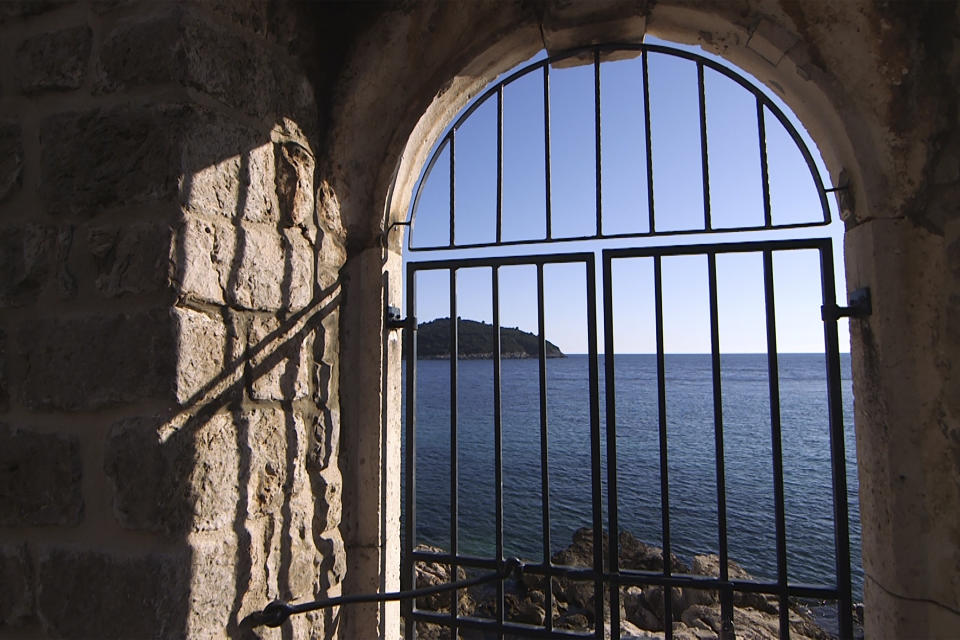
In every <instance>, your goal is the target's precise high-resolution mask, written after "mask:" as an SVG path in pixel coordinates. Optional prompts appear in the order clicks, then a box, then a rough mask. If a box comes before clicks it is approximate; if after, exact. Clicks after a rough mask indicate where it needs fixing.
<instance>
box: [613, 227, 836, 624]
mask: <svg viewBox="0 0 960 640" xmlns="http://www.w3.org/2000/svg"><path fill="white" fill-rule="evenodd" d="M804 249H807V250H816V251H818V255H819V256H820V263H821V283H820V284H821V291H822V294H821V295H822V302H823V306H824V308H826V309H832V308H834V307H835V306H836V294H835V291H834V288H833V277H834V274H833V249H832V244H831V241H830V239H828V238H817V239H809V240H807V239H800V240H773V241H766V242H762V241H761V242H741V243H729V244H722V245H717V244H708V245H686V246H668V247H650V248H635V249H608V250H605V251H604V252H603V274H604V279H603V288H604V290H603V300H604V327H605V345H606V348H605V372H606V393H607V398H606V407H607V413H606V428H607V435H606V441H607V456H608V466H609V468H608V486H609V487H610V488H611V493H610V495H608V504H609V506H608V527H609V530H610V532H611V540H612V539H613V538H614V536H618V534H619V528H618V527H619V522H618V514H617V496H616V492H615V488H616V465H617V459H616V399H615V389H616V383H615V380H614V371H615V367H614V359H615V354H614V346H613V335H612V334H613V322H614V319H613V306H612V300H613V294H612V262H613V260H616V259H624V258H652V260H653V272H654V307H655V308H654V313H655V322H656V334H657V335H656V342H657V395H658V418H659V439H660V471H661V476H660V482H661V510H662V511H661V515H662V533H663V570H662V572H660V573H656V572H639V571H629V570H621V569H620V568H619V564H618V562H619V558H617V557H615V556H614V553H613V550H612V548H611V554H610V558H609V566H610V569H609V571H610V575H609V576H605V578H606V579H607V581H608V582H609V584H610V590H611V611H610V617H611V635H612V636H613V637H616V636H615V632H619V628H620V623H619V608H618V607H617V608H615V607H613V606H612V605H613V603H614V602H615V601H618V600H619V598H618V597H617V596H615V595H614V594H615V592H616V591H618V590H619V587H620V586H622V585H639V586H649V585H656V586H662V587H663V588H664V589H665V592H664V595H665V597H664V620H671V619H672V607H671V603H670V597H669V596H668V595H667V594H668V593H669V592H668V591H667V588H668V587H670V586H678V587H683V588H694V589H711V590H718V591H719V592H720V597H721V619H722V621H723V625H724V635H726V634H732V633H733V631H734V630H733V604H732V595H733V592H734V591H748V592H754V593H769V594H771V595H777V596H778V597H779V602H780V606H779V614H780V637H781V638H789V637H790V626H789V604H790V603H789V598H790V597H808V598H809V597H815V598H821V599H827V600H835V601H837V606H838V622H839V633H840V637H841V638H844V639H846V638H852V637H853V618H852V596H851V574H850V551H849V525H848V522H847V486H846V466H845V463H846V462H845V461H846V457H845V454H844V449H845V447H844V441H843V417H842V406H841V404H840V403H841V397H840V359H839V355H838V336H837V323H836V317H834V316H830V315H829V314H825V316H824V338H825V343H824V346H825V351H826V369H827V370H826V376H827V390H828V403H829V426H830V455H831V471H832V485H833V510H834V521H835V525H834V543H835V559H836V577H837V583H836V585H835V586H833V587H829V586H813V585H802V584H796V583H794V584H791V583H790V582H789V579H788V574H787V555H786V526H785V513H784V511H785V510H784V487H783V451H782V443H781V423H780V390H779V367H778V362H777V344H776V317H775V315H776V314H775V302H774V301H775V298H774V285H773V257H772V256H773V253H774V252H775V251H792V250H804ZM724 253H757V254H760V255H762V257H763V272H764V308H765V315H766V327H767V363H768V380H769V395H770V425H771V438H772V455H773V469H774V478H773V480H774V494H775V495H774V500H775V506H776V534H775V535H776V548H777V582H776V583H757V582H743V581H737V580H730V579H729V574H728V564H729V558H728V550H727V540H726V515H725V488H724V485H725V479H724V467H723V457H724V456H723V423H722V406H723V405H722V394H721V386H720V352H719V331H718V307H717V277H716V256H717V254H724ZM684 255H704V256H706V258H707V269H708V286H709V295H710V327H711V361H712V362H711V365H712V367H711V368H712V376H713V403H714V429H715V456H716V472H717V520H718V525H717V528H718V543H719V555H720V576H719V577H718V578H717V579H703V578H691V577H686V576H672V575H671V573H670V521H669V520H670V519H669V480H668V477H667V473H668V465H667V445H666V441H667V433H666V426H667V425H666V389H665V376H664V359H665V353H664V344H663V295H662V263H661V262H662V258H663V257H667V256H684ZM611 547H613V545H612V544H611ZM617 595H618V594H617ZM664 631H665V636H666V637H667V638H670V637H672V630H671V629H670V628H669V627H665V629H664Z"/></svg>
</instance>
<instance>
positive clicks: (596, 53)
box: [593, 47, 603, 237]
mask: <svg viewBox="0 0 960 640" xmlns="http://www.w3.org/2000/svg"><path fill="white" fill-rule="evenodd" d="M593 105H594V109H593V112H594V118H593V120H594V122H593V128H594V132H595V134H596V153H597V167H596V174H597V175H596V180H597V184H596V189H597V212H596V213H597V232H596V235H597V237H602V236H603V180H602V173H601V171H600V165H601V163H602V159H601V153H600V142H601V141H600V48H599V47H597V48H595V49H594V50H593Z"/></svg>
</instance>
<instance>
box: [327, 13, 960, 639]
mask: <svg viewBox="0 0 960 640" xmlns="http://www.w3.org/2000/svg"><path fill="white" fill-rule="evenodd" d="M468 7H469V8H465V7H464V6H461V5H451V4H450V3H443V2H424V3H419V4H415V5H410V6H404V7H403V8H398V9H395V10H389V11H386V12H384V13H383V14H381V15H380V16H379V17H378V18H377V19H376V20H375V21H373V22H372V24H370V25H369V26H368V27H367V28H366V29H365V30H364V31H363V32H362V35H361V36H360V38H359V40H358V43H357V45H356V47H355V49H354V51H353V54H352V56H351V57H350V59H349V61H348V65H347V69H346V72H345V75H344V80H343V82H342V84H341V91H340V93H339V97H338V100H337V102H336V104H335V106H334V110H333V114H334V123H333V129H332V131H331V135H330V145H329V147H328V154H327V162H328V166H326V167H325V171H322V172H321V173H325V175H326V179H327V181H328V186H329V195H330V200H329V204H330V206H335V207H336V208H337V209H338V211H339V213H340V214H341V215H342V219H343V222H344V225H345V226H346V228H347V237H348V260H347V264H346V266H345V270H344V282H345V289H346V291H347V292H348V295H347V299H346V301H345V306H344V315H343V324H342V327H343V332H342V333H343V352H342V353H343V361H344V362H350V363H351V364H352V368H350V369H347V368H343V369H342V373H341V375H342V386H343V388H347V389H367V390H372V389H379V390H381V393H380V395H379V396H378V398H377V400H378V401H377V402H373V401H371V396H370V395H368V394H364V393H355V394H344V395H343V431H344V436H343V443H342V446H343V450H344V452H345V453H344V503H345V506H346V509H345V513H344V524H343V527H344V538H345V544H346V551H347V557H348V574H347V575H348V577H347V583H346V585H345V588H346V589H348V590H350V589H352V590H358V591H368V590H371V589H377V588H381V589H382V588H390V589H392V588H395V587H396V585H397V574H396V573H394V572H395V568H396V567H397V563H398V560H399V549H398V545H397V535H398V534H397V531H398V529H397V526H398V522H397V519H398V516H399V500H398V491H399V481H398V475H399V371H400V367H399V358H400V354H399V342H398V341H397V339H396V336H393V335H391V334H390V333H389V332H388V331H386V329H385V327H384V325H383V318H384V305H385V304H386V303H392V304H396V303H397V301H398V300H399V289H400V287H399V274H400V269H399V266H400V253H399V247H398V244H397V239H396V238H391V237H389V236H384V229H385V228H386V227H387V226H388V224H389V222H392V221H395V220H398V219H402V217H403V215H404V213H405V208H406V203H407V202H409V196H410V193H411V190H412V188H413V184H414V182H415V180H416V178H417V175H418V173H419V170H420V167H421V166H422V164H423V162H424V160H425V158H426V155H427V153H428V150H429V148H430V146H431V145H432V143H433V142H434V140H435V139H436V138H437V136H438V135H439V133H440V131H441V130H442V129H443V128H444V127H445V126H446V124H447V123H448V122H449V121H450V120H451V119H452V117H453V115H454V114H455V113H456V112H457V111H458V110H459V109H460V108H461V107H462V106H463V105H464V104H465V103H466V102H467V101H468V100H469V98H470V97H472V95H474V94H475V93H476V92H478V91H479V90H480V89H481V88H482V87H483V86H484V85H485V84H486V83H487V82H488V81H489V80H491V79H492V78H493V77H495V75H496V74H497V73H499V72H501V71H503V70H506V69H508V68H510V67H511V66H513V65H514V64H516V63H517V62H519V61H520V60H523V59H525V58H527V57H529V56H530V55H532V54H533V53H535V52H536V51H538V50H540V49H541V48H547V49H548V51H553V50H558V49H563V48H566V47H568V46H572V45H575V44H588V43H594V42H601V41H607V42H612V41H628V42H630V41H632V42H635V41H638V40H639V39H641V38H642V36H643V34H644V33H647V32H649V33H651V34H654V35H657V36H660V37H663V38H666V39H670V40H673V41H678V42H683V43H698V44H701V45H702V46H704V47H705V48H706V49H708V50H710V51H712V52H714V53H718V54H720V55H722V56H724V57H725V58H727V59H728V60H729V61H731V62H732V63H733V64H735V65H737V66H739V67H741V68H743V69H745V70H746V71H748V72H750V73H752V74H753V75H754V76H755V77H757V78H758V79H760V80H761V81H762V82H764V83H766V84H767V85H768V86H770V87H771V88H772V89H773V90H774V91H776V92H777V93H778V94H780V95H781V96H782V97H783V98H784V99H785V100H786V102H787V103H788V104H790V106H791V107H792V108H793V110H794V112H795V113H796V114H797V115H798V117H799V118H800V119H801V121H803V122H804V124H805V125H806V126H807V128H808V130H809V132H810V134H811V136H812V137H813V138H814V139H815V140H816V141H817V142H818V144H819V145H820V151H821V153H822V155H823V157H824V160H825V161H826V163H827V166H828V168H829V171H830V173H831V176H832V178H833V181H834V183H835V184H845V185H849V187H850V189H849V191H848V192H847V194H846V195H845V196H844V197H843V198H842V199H841V208H842V210H843V215H844V219H845V221H846V223H847V227H848V235H847V241H846V246H847V259H846V265H847V282H848V286H849V287H851V288H856V287H860V286H869V287H871V289H872V291H873V298H874V314H873V316H872V317H871V318H870V319H868V320H866V321H856V322H853V323H852V331H851V333H852V348H853V358H854V363H855V379H854V385H855V387H854V388H855V395H856V397H857V401H856V417H857V433H858V457H859V460H860V479H861V485H860V486H861V502H862V509H863V525H864V540H863V554H864V567H865V570H866V573H867V584H866V587H865V588H866V600H867V603H866V604H867V606H866V611H867V633H868V634H870V636H871V637H874V636H878V637H884V636H887V637H899V636H902V635H905V634H916V633H920V634H921V635H927V636H932V635H937V634H943V633H947V632H948V630H949V629H952V628H954V625H955V624H956V618H957V615H958V614H957V611H958V610H960V588H958V584H957V581H956V578H955V575H956V573H957V571H956V569H957V567H958V566H960V565H958V562H960V536H958V533H957V532H958V529H960V527H958V526H957V522H956V516H952V517H951V516H949V515H947V514H950V513H956V512H957V510H958V509H957V507H958V505H960V487H958V486H957V483H956V482H955V481H951V479H955V478H956V476H957V471H958V462H957V460H958V458H960V456H958V454H957V451H958V444H957V438H958V436H957V435H956V434H957V433H958V425H957V419H958V417H957V407H956V406H954V405H955V400H951V398H952V397H953V396H955V395H957V394H955V393H953V394H951V393H950V389H951V388H955V382H954V383H953V386H952V387H951V380H952V378H951V373H950V364H951V362H952V361H953V360H956V359H957V358H958V357H960V352H958V339H957V337H956V336H955V335H953V334H951V332H950V331H949V330H948V329H947V327H948V325H947V324H946V323H947V318H948V317H951V314H953V315H952V317H956V315H955V314H956V313H957V311H958V306H960V305H958V303H957V302H956V301H954V302H952V303H951V302H948V301H946V300H945V299H944V295H943V294H944V293H945V292H947V291H951V290H953V291H955V290H956V288H957V285H956V283H955V281H956V280H957V279H958V277H957V276H956V275H953V276H948V275H946V274H947V272H948V265H949V264H950V263H949V261H950V259H951V258H950V257H949V255H948V254H947V247H948V246H956V237H957V224H956V221H955V220H953V218H955V217H956V214H955V213H944V203H945V201H944V200H943V198H944V197H946V196H944V195H942V193H941V194H940V195H939V198H940V199H939V200H938V199H937V196H938V190H937V189H936V188H935V186H934V185H935V182H936V180H935V178H934V174H935V172H936V166H937V158H936V153H937V149H939V148H940V147H941V146H942V143H941V142H940V141H941V140H942V139H943V136H944V135H945V131H946V130H947V128H948V127H949V122H950V121H951V120H950V118H952V117H955V113H956V105H955V102H956V100H955V97H954V96H951V95H949V92H944V91H943V90H942V87H940V86H939V85H940V83H943V82H948V83H949V82H950V80H949V77H948V76H947V75H946V74H947V73H950V71H949V70H948V67H943V69H942V71H937V70H934V69H931V68H929V66H928V65H929V59H930V57H931V56H934V55H943V56H945V57H948V56H952V58H949V59H952V60H956V59H957V52H956V48H957V47H956V46H955V45H953V44H951V43H949V42H945V41H944V40H943V38H940V37H935V36H937V34H938V33H939V30H940V29H941V28H942V27H940V26H938V24H940V23H942V24H947V23H949V22H950V21H951V20H952V21H954V23H955V21H956V19H957V16H956V14H955V13H952V12H951V10H950V8H949V7H948V8H947V10H946V11H944V9H943V8H942V7H940V8H938V7H935V6H932V5H931V6H925V7H922V8H920V9H918V10H916V11H915V12H910V13H909V14H908V13H907V11H906V10H898V11H899V14H898V15H891V14H890V13H887V12H885V11H884V10H883V9H882V8H880V7H878V6H875V5H874V4H873V3H869V2H858V3H844V4H841V5H839V6H834V5H827V4H826V3H824V4H821V3H810V4H802V5H801V4H795V3H792V2H779V1H776V0H770V1H768V2H762V3H756V4H755V5H752V6H750V7H748V8H743V9H742V10H739V9H736V8H733V7H731V6H730V5H729V4H728V3H723V2H711V3H700V5H698V7H697V8H696V9H693V8H690V7H688V6H686V5H685V4H683V3H680V2H658V3H646V2H641V3H637V2H626V1H616V0H613V1H610V2H605V3H602V4H600V5H599V6H598V5H596V4H587V3H582V4H581V3H569V4H568V3H527V2H519V1H518V2H511V3H472V4H470V5H468ZM941 14H942V15H941ZM924 39H926V41H927V42H929V44H926V45H920V44H918V43H920V42H924V41H925V40H924ZM953 68H955V66H954V67H953ZM939 73H942V74H944V75H938V74H939ZM952 73H954V75H956V71H953V72H952ZM892 87H901V88H902V90H898V91H894V90H892ZM946 146H947V147H949V148H953V149H955V148H956V142H955V141H954V142H952V143H949V144H947V145H946ZM948 165H949V161H948ZM941 166H942V165H941ZM947 172H948V173H950V171H949V170H947ZM954 173H955V172H954ZM956 180H957V178H956V176H953V175H952V173H950V176H948V177H947V178H946V181H947V182H948V183H950V182H951V181H952V183H956ZM939 191H940V192H943V191H944V190H943V189H940V190H939ZM334 194H335V197H336V204H334V199H333V198H334ZM384 237H385V240H384ZM951 242H952V244H950V243H951ZM952 260H953V262H956V258H955V257H954V258H952ZM953 268H954V269H956V266H954V267H953ZM376 336H379V339H377V338H376ZM377 346H379V347H380V348H375V347H377ZM373 478H377V479H378V480H377V481H376V482H372V480H373ZM937 514H941V515H940V516H939V517H938V516H937ZM368 614H369V615H368ZM346 615H347V616H349V617H348V618H347V620H348V624H347V626H346V630H345V632H346V633H347V634H348V635H351V634H352V636H355V637H368V636H370V635H372V634H373V633H376V634H380V635H385V636H387V637H390V635H391V634H392V633H394V631H393V630H394V629H396V628H397V627H398V625H397V624H396V622H395V620H396V615H397V610H396V608H390V607H385V608H382V609H380V610H379V611H378V610H375V609H370V610H368V611H366V612H363V613H361V610H360V609H356V610H354V611H352V612H350V613H348V614H346ZM887 634H889V635H887Z"/></svg>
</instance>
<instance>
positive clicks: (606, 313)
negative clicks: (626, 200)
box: [603, 251, 620, 638]
mask: <svg viewBox="0 0 960 640" xmlns="http://www.w3.org/2000/svg"><path fill="white" fill-rule="evenodd" d="M603 343H604V344H603V365H604V376H603V379H604V391H605V396H606V414H607V416H606V417H607V520H608V521H607V531H609V534H610V545H609V547H608V549H609V557H608V559H607V564H608V565H609V569H608V571H609V572H610V574H611V575H612V576H613V580H612V581H611V584H610V637H611V638H619V637H620V584H619V582H618V581H617V577H618V576H619V574H620V523H619V521H618V515H619V514H618V512H617V509H618V504H617V497H618V494H617V408H616V404H617V403H616V385H615V381H614V375H615V374H614V357H615V355H614V345H613V266H612V259H611V258H610V255H609V254H608V253H607V252H606V251H604V252H603Z"/></svg>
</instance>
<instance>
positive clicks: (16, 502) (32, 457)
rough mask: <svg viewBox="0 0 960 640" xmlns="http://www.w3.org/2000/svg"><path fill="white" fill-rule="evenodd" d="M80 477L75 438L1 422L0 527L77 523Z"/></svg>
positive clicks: (79, 517) (78, 456) (80, 514)
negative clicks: (16, 427) (20, 427)
mask: <svg viewBox="0 0 960 640" xmlns="http://www.w3.org/2000/svg"><path fill="white" fill-rule="evenodd" d="M81 479H82V464H81V461H80V453H79V447H78V445H77V440H76V438H69V437H65V436H60V435H56V434H52V433H34V432H30V431H26V430H20V429H12V428H11V427H10V426H9V425H6V424H3V423H0V526H5V527H23V526H30V525H76V524H79V523H80V520H81V518H82V515H83V495H82V493H81V487H80V483H81Z"/></svg>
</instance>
